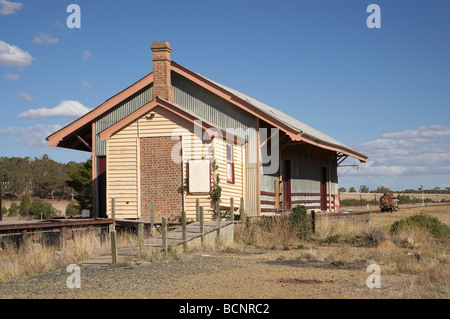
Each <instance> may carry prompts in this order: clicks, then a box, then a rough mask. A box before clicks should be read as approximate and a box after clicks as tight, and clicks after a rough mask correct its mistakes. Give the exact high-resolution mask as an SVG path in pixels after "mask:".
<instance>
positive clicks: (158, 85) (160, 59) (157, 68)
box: [150, 41, 173, 102]
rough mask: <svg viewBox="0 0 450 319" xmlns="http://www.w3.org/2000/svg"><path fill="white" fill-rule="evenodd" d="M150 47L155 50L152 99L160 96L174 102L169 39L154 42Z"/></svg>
mask: <svg viewBox="0 0 450 319" xmlns="http://www.w3.org/2000/svg"><path fill="white" fill-rule="evenodd" d="M150 48H151V49H152V52H153V58H152V61H153V88H152V99H154V98H155V97H157V96H158V97H160V98H162V99H164V100H166V101H168V102H173V90H172V83H171V80H170V61H171V60H170V52H171V51H172V48H171V47H170V44H169V42H167V41H159V42H153V43H152V46H151V47H150Z"/></svg>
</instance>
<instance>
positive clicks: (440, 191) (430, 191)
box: [339, 185, 450, 194]
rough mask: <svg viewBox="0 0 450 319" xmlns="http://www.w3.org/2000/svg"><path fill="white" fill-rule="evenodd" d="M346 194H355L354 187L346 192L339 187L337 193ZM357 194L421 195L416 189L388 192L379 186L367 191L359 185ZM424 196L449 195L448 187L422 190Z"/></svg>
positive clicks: (419, 189)
mask: <svg viewBox="0 0 450 319" xmlns="http://www.w3.org/2000/svg"><path fill="white" fill-rule="evenodd" d="M346 192H350V193H357V191H356V189H355V188H354V187H350V188H349V189H348V191H347V189H346V188H345V187H339V193H346ZM359 193H383V194H384V193H399V194H405V193H408V194H421V193H422V189H421V188H418V189H405V190H401V191H393V190H390V189H389V188H387V187H384V186H379V187H378V188H377V189H376V190H369V187H367V186H366V185H361V186H360V187H359ZM423 193H424V194H450V187H446V188H444V189H441V188H440V187H434V188H432V189H424V190H423Z"/></svg>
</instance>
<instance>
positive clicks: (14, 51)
mask: <svg viewBox="0 0 450 319" xmlns="http://www.w3.org/2000/svg"><path fill="white" fill-rule="evenodd" d="M31 61H33V57H32V56H31V55H30V54H29V53H28V52H26V51H23V50H22V49H20V48H19V47H17V46H15V45H11V44H8V43H6V42H4V41H2V40H0V66H5V67H11V66H18V67H24V66H28V65H30V64H31Z"/></svg>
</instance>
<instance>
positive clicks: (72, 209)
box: [66, 201, 81, 217]
mask: <svg viewBox="0 0 450 319" xmlns="http://www.w3.org/2000/svg"><path fill="white" fill-rule="evenodd" d="M80 212H81V211H80V206H78V205H77V204H76V203H75V202H74V201H70V202H69V204H67V206H66V216H70V217H74V216H78V215H80Z"/></svg>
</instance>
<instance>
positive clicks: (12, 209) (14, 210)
mask: <svg viewBox="0 0 450 319" xmlns="http://www.w3.org/2000/svg"><path fill="white" fill-rule="evenodd" d="M18 214H19V205H17V204H16V203H11V205H10V206H9V215H8V216H11V217H14V216H17V215H18Z"/></svg>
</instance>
